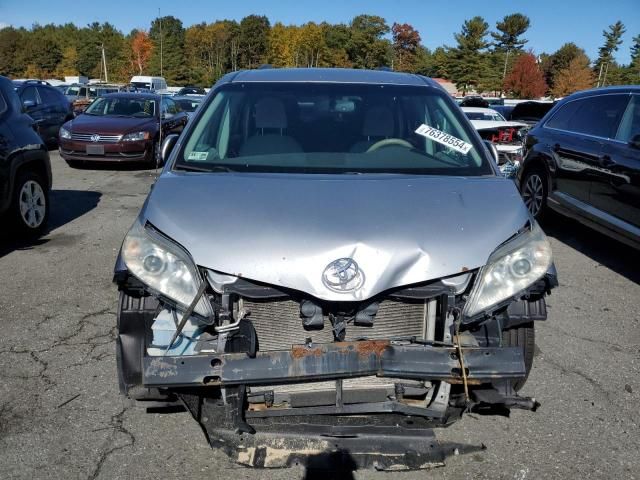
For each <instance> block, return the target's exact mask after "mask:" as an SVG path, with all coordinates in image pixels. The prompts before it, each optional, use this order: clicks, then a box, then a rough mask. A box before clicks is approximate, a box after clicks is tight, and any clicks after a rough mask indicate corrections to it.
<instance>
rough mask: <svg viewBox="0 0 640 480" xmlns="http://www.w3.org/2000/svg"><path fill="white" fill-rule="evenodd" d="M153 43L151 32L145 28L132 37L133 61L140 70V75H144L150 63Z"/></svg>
mask: <svg viewBox="0 0 640 480" xmlns="http://www.w3.org/2000/svg"><path fill="white" fill-rule="evenodd" d="M152 50H153V43H152V42H151V39H150V38H149V34H148V33H147V32H145V31H144V30H138V31H137V32H136V33H135V34H134V35H133V37H132V38H131V53H132V58H131V61H132V63H133V65H134V66H135V68H136V69H137V71H138V75H142V74H143V73H144V71H145V70H146V69H147V66H148V65H149V59H150V58H151V51H152Z"/></svg>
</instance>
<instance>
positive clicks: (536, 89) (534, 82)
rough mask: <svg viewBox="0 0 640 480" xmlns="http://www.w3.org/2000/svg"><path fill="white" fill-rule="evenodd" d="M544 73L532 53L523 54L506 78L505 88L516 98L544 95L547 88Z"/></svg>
mask: <svg viewBox="0 0 640 480" xmlns="http://www.w3.org/2000/svg"><path fill="white" fill-rule="evenodd" d="M548 88H549V87H548V86H547V82H545V80H544V74H543V73H542V70H541V69H540V68H539V67H538V64H537V62H536V57H534V56H533V54H531V53H526V54H524V55H521V56H520V57H519V58H518V60H516V63H515V64H514V65H513V69H512V70H511V73H509V75H507V77H506V78H505V79H504V89H505V91H507V92H510V93H511V94H512V95H513V96H515V97H516V98H538V97H542V96H543V95H544V94H545V93H546V91H547V89H548Z"/></svg>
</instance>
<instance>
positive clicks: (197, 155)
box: [187, 152, 209, 161]
mask: <svg viewBox="0 0 640 480" xmlns="http://www.w3.org/2000/svg"><path fill="white" fill-rule="evenodd" d="M208 156H209V152H191V153H190V154H189V156H188V157H187V160H199V161H203V160H206V159H207V157H208Z"/></svg>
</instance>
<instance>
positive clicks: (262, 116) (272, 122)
mask: <svg viewBox="0 0 640 480" xmlns="http://www.w3.org/2000/svg"><path fill="white" fill-rule="evenodd" d="M256 128H287V115H286V113H285V111H284V105H283V104H282V101H281V100H279V99H277V98H263V99H262V100H260V101H259V102H258V103H256Z"/></svg>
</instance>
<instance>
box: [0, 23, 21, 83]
mask: <svg viewBox="0 0 640 480" xmlns="http://www.w3.org/2000/svg"><path fill="white" fill-rule="evenodd" d="M26 36H27V32H26V30H24V29H16V28H13V27H5V28H3V29H2V30H0V74H2V75H8V76H10V77H16V76H18V75H20V74H21V73H22V72H23V71H24V68H25V65H24V62H23V60H22V55H21V51H22V49H24V46H25V37H26Z"/></svg>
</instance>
